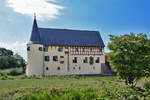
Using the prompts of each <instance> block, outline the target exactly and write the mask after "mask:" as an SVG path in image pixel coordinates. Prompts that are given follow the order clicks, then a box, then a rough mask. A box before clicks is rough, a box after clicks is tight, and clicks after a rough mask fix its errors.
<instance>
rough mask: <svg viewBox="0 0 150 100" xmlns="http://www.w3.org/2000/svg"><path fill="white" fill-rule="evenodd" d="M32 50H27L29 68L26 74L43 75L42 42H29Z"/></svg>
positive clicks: (28, 45)
mask: <svg viewBox="0 0 150 100" xmlns="http://www.w3.org/2000/svg"><path fill="white" fill-rule="evenodd" d="M27 47H30V51H27V69H26V75H27V76H32V75H37V76H39V75H43V54H44V53H43V51H39V47H42V48H43V45H40V44H27Z"/></svg>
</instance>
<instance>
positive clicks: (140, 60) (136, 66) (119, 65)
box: [108, 33, 150, 86]
mask: <svg viewBox="0 0 150 100" xmlns="http://www.w3.org/2000/svg"><path fill="white" fill-rule="evenodd" d="M110 41H111V42H109V44H108V48H109V49H110V53H109V55H108V56H109V58H110V59H109V61H110V63H111V64H112V65H113V66H114V67H115V69H116V71H117V73H118V74H119V76H120V77H121V78H122V79H124V80H125V82H126V84H127V85H131V86H135V85H136V82H137V80H139V79H140V78H141V77H143V76H147V75H150V61H149V60H150V39H148V38H147V35H146V34H137V35H135V34H134V33H130V34H125V35H121V36H112V35H110Z"/></svg>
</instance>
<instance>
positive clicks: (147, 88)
mask: <svg viewBox="0 0 150 100" xmlns="http://www.w3.org/2000/svg"><path fill="white" fill-rule="evenodd" d="M143 87H144V88H145V89H146V90H150V82H146V83H144V86H143Z"/></svg>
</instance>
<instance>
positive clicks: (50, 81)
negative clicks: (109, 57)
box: [0, 75, 150, 100]
mask: <svg viewBox="0 0 150 100" xmlns="http://www.w3.org/2000/svg"><path fill="white" fill-rule="evenodd" d="M147 80H150V78H143V79H142V80H140V82H139V83H140V84H139V85H140V86H141V85H142V84H141V83H144V82H145V81H147ZM52 88H55V89H60V91H61V89H79V90H80V89H83V91H84V89H96V90H94V91H95V92H93V93H95V94H97V93H98V94H103V95H104V96H108V97H109V95H112V94H116V93H115V92H117V91H118V92H117V94H119V93H120V94H122V90H123V89H124V90H126V86H125V85H124V82H123V81H121V80H120V79H119V78H118V77H111V76H110V77H85V76H82V77H78V76H56V77H37V78H36V77H34V78H31V79H29V78H25V77H24V76H23V75H21V76H17V77H14V79H13V80H0V96H5V97H6V100H9V99H10V98H11V96H14V95H15V93H16V94H17V92H15V91H16V90H20V91H21V90H23V91H24V90H25V91H24V92H21V93H22V94H24V93H28V91H30V89H33V90H34V91H36V89H39V90H42V89H46V90H47V89H52ZM28 89H29V90H28ZM39 90H38V91H39ZM67 91H72V90H67ZM73 91H74V90H73ZM77 91H78V90H77ZM81 91H82V90H81ZM81 91H80V92H81ZM83 91H82V92H83ZM88 91H89V90H88ZM96 91H97V92H96ZM109 92H112V93H110V94H108V93H109ZM130 92H131V93H130ZM12 93H13V95H12ZM21 93H19V95H22V94H21ZM37 93H38V92H37ZM40 93H41V92H40ZM48 93H49V92H48ZM63 93H64V92H63ZM86 93H87V92H86ZM106 93H107V94H106ZM123 93H124V94H126V91H123ZM132 93H133V94H134V93H135V92H132V91H129V92H128V91H127V94H132ZM10 94H11V96H10ZM34 94H35V95H37V94H36V93H33V95H34ZM98 94H97V95H98ZM135 94H136V93H135ZM17 95H18V94H17ZM149 96H150V94H149ZM7 97H9V98H7ZM35 97H36V96H35ZM111 97H112V98H113V97H114V96H111ZM111 97H109V99H110V98H111ZM117 98H118V97H117ZM55 99H56V98H55ZM109 99H108V100H109ZM0 100H1V99H0ZM19 100H20V99H19ZM21 100H22V99H21ZM24 100H26V99H24ZM29 100H40V99H29ZM58 100H59V99H58ZM61 100H63V99H61ZM66 100H73V99H66ZM74 100H76V99H74ZM81 100H82V99H81ZM87 100H90V99H87ZM100 100H103V99H100ZM118 100H119V99H118ZM133 100H134V99H133Z"/></svg>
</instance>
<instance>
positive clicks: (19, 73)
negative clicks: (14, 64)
mask: <svg viewBox="0 0 150 100" xmlns="http://www.w3.org/2000/svg"><path fill="white" fill-rule="evenodd" d="M8 75H11V76H17V75H21V72H19V71H18V70H16V69H14V70H11V71H10V72H9V73H8Z"/></svg>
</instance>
